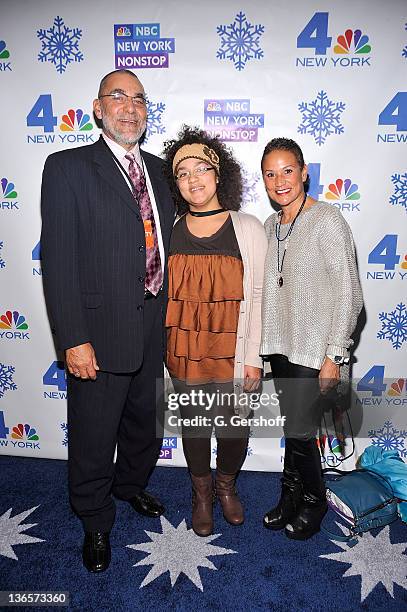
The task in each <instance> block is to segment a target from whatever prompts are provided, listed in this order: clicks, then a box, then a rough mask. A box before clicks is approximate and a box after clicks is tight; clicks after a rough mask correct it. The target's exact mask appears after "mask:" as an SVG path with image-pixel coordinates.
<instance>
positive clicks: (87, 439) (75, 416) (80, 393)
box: [68, 295, 163, 532]
mask: <svg viewBox="0 0 407 612" xmlns="http://www.w3.org/2000/svg"><path fill="white" fill-rule="evenodd" d="M162 330H163V308H162V297H161V295H160V296H159V297H157V298H153V299H150V300H145V302H144V357H143V364H142V366H141V367H140V369H139V370H137V371H136V372H131V373H124V374H116V373H114V374H113V373H111V372H98V373H97V378H96V380H95V381H92V380H86V381H82V380H80V379H79V380H78V379H76V378H75V377H73V376H70V375H69V376H68V471H69V493H70V501H71V504H72V507H73V509H74V510H75V512H76V513H77V515H78V516H79V518H80V519H81V521H82V523H83V527H84V529H85V531H103V532H108V531H110V530H111V528H112V525H113V523H114V517H115V504H114V501H113V499H112V496H111V493H112V492H113V494H114V495H115V496H117V497H119V498H121V499H130V498H132V497H133V496H134V495H135V494H136V493H138V492H140V490H142V489H144V488H145V487H146V485H147V482H148V478H149V475H150V473H151V471H152V469H153V468H154V466H155V464H156V462H157V459H158V456H159V452H160V448H161V444H162V418H163V415H162V410H163V408H162V406H163V404H162V393H161V386H162V381H163V331H162ZM96 357H97V356H96ZM116 444H117V458H116V464H114V463H113V457H114V451H115V448H116Z"/></svg>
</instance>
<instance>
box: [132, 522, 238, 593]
mask: <svg viewBox="0 0 407 612" xmlns="http://www.w3.org/2000/svg"><path fill="white" fill-rule="evenodd" d="M161 527H162V533H156V532H154V531H146V532H145V533H146V534H147V535H148V536H149V538H150V539H151V542H144V543H143V544H128V545H127V548H133V549H134V550H141V551H143V552H146V553H149V554H148V556H147V557H145V558H144V559H142V560H141V561H138V563H135V564H134V566H133V567H136V566H137V565H152V566H153V567H152V568H151V569H150V571H149V572H148V574H147V576H146V577H145V578H144V580H143V582H142V583H141V585H140V589H141V588H142V587H144V586H146V584H149V583H150V582H152V581H153V580H155V579H156V578H158V576H161V574H164V573H165V572H169V573H170V579H171V586H172V587H173V586H174V584H175V582H176V581H177V578H178V576H179V575H180V574H181V573H183V574H185V575H186V576H187V578H189V579H190V580H191V581H192V582H193V583H194V585H195V586H196V587H198V589H200V590H201V591H203V585H202V581H201V577H200V575H199V570H198V566H200V567H208V568H209V569H213V570H217V569H218V568H217V567H216V566H215V565H214V564H213V563H212V561H209V559H207V557H211V556H215V555H231V554H235V553H236V552H237V551H235V550H229V549H227V548H221V547H220V546H213V545H212V544H210V542H212V541H213V540H215V539H216V538H218V537H219V536H220V535H221V534H220V533H218V534H215V535H210V536H206V537H200V536H197V535H196V534H195V533H194V532H193V531H192V529H187V525H186V522H185V519H184V520H183V521H181V523H180V524H179V525H178V527H174V526H173V525H171V523H169V522H168V521H167V519H166V518H165V517H163V516H162V517H161Z"/></svg>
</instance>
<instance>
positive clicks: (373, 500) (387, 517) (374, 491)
mask: <svg viewBox="0 0 407 612" xmlns="http://www.w3.org/2000/svg"><path fill="white" fill-rule="evenodd" d="M324 475H325V486H326V497H327V501H328V505H329V507H330V508H331V509H332V510H333V511H334V512H336V514H338V515H339V516H340V517H341V518H342V519H344V521H346V522H347V524H348V525H347V526H348V527H349V534H348V535H337V534H335V533H333V532H331V531H329V530H327V529H326V528H325V527H323V526H322V527H321V530H322V531H323V532H324V533H325V534H327V535H328V536H329V538H330V539H331V540H337V541H339V542H347V543H348V545H349V546H354V545H355V544H356V543H357V541H358V540H357V537H358V536H361V535H362V534H363V533H364V532H365V531H369V530H370V529H374V528H375V527H383V526H384V525H389V524H390V523H392V522H393V521H395V520H396V519H397V517H398V514H397V502H398V499H397V497H395V495H394V492H393V489H392V487H391V485H390V484H389V483H388V482H387V480H386V479H385V478H383V477H382V476H380V475H379V474H376V473H374V472H370V471H369V470H364V469H356V470H352V471H351V472H345V471H342V470H336V469H334V468H332V469H326V470H324Z"/></svg>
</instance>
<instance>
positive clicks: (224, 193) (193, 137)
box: [163, 125, 243, 215]
mask: <svg viewBox="0 0 407 612" xmlns="http://www.w3.org/2000/svg"><path fill="white" fill-rule="evenodd" d="M193 143H200V144H204V145H207V146H208V147H209V148H210V149H213V150H214V151H215V153H216V154H217V155H218V157H219V183H218V187H217V195H218V200H219V204H220V205H221V206H222V208H224V209H225V210H239V208H240V206H241V203H242V192H243V180H242V173H241V170H240V166H239V164H238V162H237V161H236V160H235V158H234V156H233V153H232V152H231V151H230V150H229V149H227V148H226V146H225V145H224V144H223V142H221V141H220V140H219V139H218V138H211V137H210V136H209V135H208V134H207V132H205V131H204V130H201V129H199V128H198V127H190V126H188V125H183V126H182V127H181V129H180V131H179V132H178V138H177V139H173V140H167V141H166V142H164V150H163V155H164V158H165V161H164V175H165V177H166V179H167V180H168V183H169V185H170V189H171V192H172V195H173V198H174V202H175V205H176V207H177V212H178V214H179V215H182V214H184V213H185V212H188V210H189V207H188V204H187V202H186V201H185V200H184V198H183V197H182V196H181V193H180V191H179V189H178V185H177V181H176V180H175V177H174V173H173V171H172V162H173V159H174V157H175V154H176V152H177V151H178V150H179V149H180V148H181V147H183V146H184V145H187V144H193Z"/></svg>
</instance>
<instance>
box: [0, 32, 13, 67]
mask: <svg viewBox="0 0 407 612" xmlns="http://www.w3.org/2000/svg"><path fill="white" fill-rule="evenodd" d="M9 57H10V51H9V50H8V49H7V43H6V41H5V40H0V72H7V71H10V72H11V62H6V61H5V60H8V59H9Z"/></svg>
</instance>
